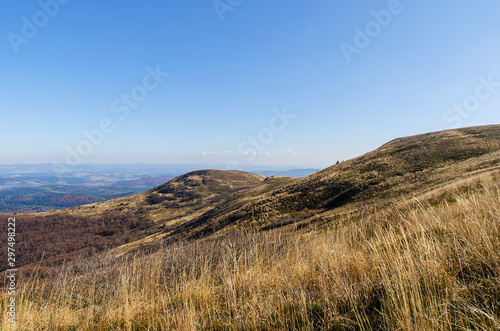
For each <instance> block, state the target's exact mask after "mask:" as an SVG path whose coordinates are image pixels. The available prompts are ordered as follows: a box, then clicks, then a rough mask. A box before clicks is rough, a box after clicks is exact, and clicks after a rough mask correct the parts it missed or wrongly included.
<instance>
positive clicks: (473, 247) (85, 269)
mask: <svg viewBox="0 0 500 331" xmlns="http://www.w3.org/2000/svg"><path fill="white" fill-rule="evenodd" d="M499 216H500V192H499V190H498V189H496V188H495V189H486V188H483V189H481V190H476V191H474V192H468V193H463V194H460V195H457V196H455V198H454V201H451V202H443V203H441V204H438V205H432V206H431V205H430V204H428V203H426V202H416V203H415V204H413V207H401V206H399V207H398V206H396V205H395V206H394V208H392V209H391V210H386V211H380V212H377V213H374V214H372V215H367V216H366V217H363V218H361V219H359V220H356V221H354V220H351V222H349V223H347V224H343V225H339V224H337V225H336V226H335V228H333V227H332V228H331V229H322V230H313V229H310V230H309V231H306V232H300V233H291V232H287V233H283V232H281V233H280V232H277V231H275V232H265V233H248V232H242V233H232V234H227V235H225V236H223V237H220V238H218V239H217V240H215V239H210V238H208V239H205V240H199V241H196V242H191V243H177V244H175V245H171V246H168V247H164V248H161V249H159V250H158V251H156V252H153V253H150V254H146V253H137V254H135V255H133V256H128V257H124V258H123V259H122V260H119V261H116V260H113V258H112V257H111V256H109V255H100V256H95V257H93V258H91V259H87V260H81V261H79V262H78V263H74V264H72V265H67V266H65V267H64V268H61V269H60V270H59V271H58V272H57V273H56V274H54V275H53V276H52V277H48V278H46V279H37V278H36V277H33V276H32V277H31V278H29V279H28V278H27V279H24V280H22V281H21V282H20V292H19V293H18V297H17V299H18V308H17V314H18V316H19V323H18V329H19V330H343V329H347V330H349V329H353V330H470V329H472V330H495V329H499V328H500V240H499V239H500V222H499ZM5 304H6V302H5V300H4V301H3V302H2V309H4V308H5ZM1 325H2V330H4V329H7V327H8V323H6V316H5V315H4V316H3V320H2V323H1Z"/></svg>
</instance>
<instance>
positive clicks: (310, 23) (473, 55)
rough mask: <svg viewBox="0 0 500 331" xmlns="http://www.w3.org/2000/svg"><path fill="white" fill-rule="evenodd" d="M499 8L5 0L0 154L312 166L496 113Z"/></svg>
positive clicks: (326, 1) (27, 159)
mask: <svg viewBox="0 0 500 331" xmlns="http://www.w3.org/2000/svg"><path fill="white" fill-rule="evenodd" d="M499 12H500V3H499V2H498V1H493V0H485V1H481V2H480V3H478V2H477V1H476V2H473V1H465V0H456V1H453V2H452V1H446V2H439V3H436V2H431V1H416V0H414V1H410V0H401V1H397V0H390V1H379V0H377V1H364V2H361V1H357V2H354V1H350V2H348V1H332V0H312V1H307V2H306V1H295V0H288V1H248V0H242V1H241V0H220V1H219V0H217V1H215V2H214V1H212V0H207V1H189V0H182V1H181V0H167V1H156V0H151V1H142V2H139V1H128V0H125V1H123V0H122V1H116V0H110V1H95V0H87V1H81V0H70V1H68V0H64V1H63V0H59V1H57V0H42V1H40V2H38V1H32V0H25V1H3V2H2V3H1V4H0V21H1V22H2V24H1V25H0V37H1V38H0V91H1V98H0V109H1V113H0V114H1V117H0V120H1V123H2V130H1V131H0V139H1V141H2V147H1V149H0V163H46V162H60V163H65V162H67V163H68V164H71V163H75V164H76V163H101V162H103V163H129V162H130V163H132V162H133V163H139V162H143V163H193V164H194V163H196V164H201V163H203V164H214V165H229V164H234V165H236V166H247V165H285V166H291V167H305V166H311V167H315V168H321V167H326V166H329V165H331V164H333V163H335V162H336V160H345V159H349V158H352V157H355V156H358V155H361V154H363V153H365V152H368V151H370V150H372V149H374V148H377V147H378V146H380V145H381V144H383V143H385V142H387V141H389V140H391V139H394V138H397V137H402V136H408V135H413V134H418V133H425V132H429V131H435V130H443V129H450V128H454V127H457V126H462V127H463V126H473V125H482V124H498V123H500V112H499V108H500V20H498V13H499ZM360 31H361V32H360ZM346 50H348V51H346ZM154 72H156V74H152V73H154ZM166 73H168V75H167V74H166ZM155 78H156V79H155ZM497 82H499V83H497ZM127 98H128V99H127ZM126 100H128V101H126ZM127 102H128V103H127ZM85 132H87V134H85Z"/></svg>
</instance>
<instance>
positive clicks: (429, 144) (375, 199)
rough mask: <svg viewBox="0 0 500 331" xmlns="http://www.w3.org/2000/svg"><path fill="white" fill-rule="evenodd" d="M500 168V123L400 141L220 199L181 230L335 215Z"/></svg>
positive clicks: (436, 189)
mask: <svg viewBox="0 0 500 331" xmlns="http://www.w3.org/2000/svg"><path fill="white" fill-rule="evenodd" d="M499 165H500V126H499V125H492V126H483V127H474V128H464V129H457V130H448V131H441V132H434V133H428V134H423V135H418V136H412V137H406V138H399V139H395V140H393V141H391V142H389V143H387V144H385V145H383V146H381V147H380V148H378V149H376V150H374V151H372V152H369V153H367V154H365V155H363V156H360V157H357V158H354V159H351V160H349V161H346V162H343V163H340V164H337V165H334V166H332V167H329V168H327V169H324V170H322V171H318V172H316V173H314V174H311V175H309V176H307V177H305V178H301V179H298V180H295V181H292V182H285V183H283V185H281V187H277V188H275V189H274V190H272V191H269V192H263V193H262V194H260V195H257V196H253V197H251V198H245V192H244V191H243V192H241V193H239V195H238V196H239V197H241V198H240V199H237V198H235V199H233V200H232V201H227V202H226V203H224V204H220V205H219V206H217V207H216V208H214V209H213V210H211V211H210V212H207V213H206V214H204V215H202V216H201V217H199V218H197V219H194V220H192V221H191V222H189V223H187V224H183V226H182V227H183V228H185V229H187V231H188V232H190V233H191V236H193V232H194V233H199V234H200V235H202V234H206V233H211V232H213V231H216V230H220V229H221V228H224V227H227V226H228V225H229V224H233V223H237V224H241V223H242V222H244V223H246V224H251V225H252V226H253V227H257V228H261V229H263V228H266V227H269V226H270V225H271V226H272V225H273V224H278V225H279V224H281V223H283V218H284V217H285V218H287V219H288V221H286V220H285V221H284V223H289V222H290V221H293V222H298V221H301V220H308V219H309V221H311V219H310V218H313V219H318V218H319V217H320V216H321V217H322V218H326V219H327V220H329V219H330V220H331V219H334V218H335V217H336V216H337V215H338V214H341V213H352V212H353V211H355V210H358V209H359V208H360V207H363V208H366V207H367V206H377V207H378V206H380V205H384V204H387V203H389V202H391V201H392V199H394V198H399V197H401V196H404V197H407V198H408V197H411V196H418V195H422V194H426V193H427V194H428V193H430V192H432V194H435V195H442V194H446V192H447V189H446V186H447V185H450V184H452V183H454V184H455V185H457V186H460V185H462V184H463V185H469V184H470V181H471V180H473V179H474V178H477V177H478V176H483V177H484V176H493V177H492V178H493V179H495V178H497V177H498V175H499V170H500V166H499ZM467 180H468V182H467ZM464 181H465V182H464ZM440 188H441V191H442V192H441V191H440ZM182 230H183V229H178V230H177V232H176V233H181V232H182Z"/></svg>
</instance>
